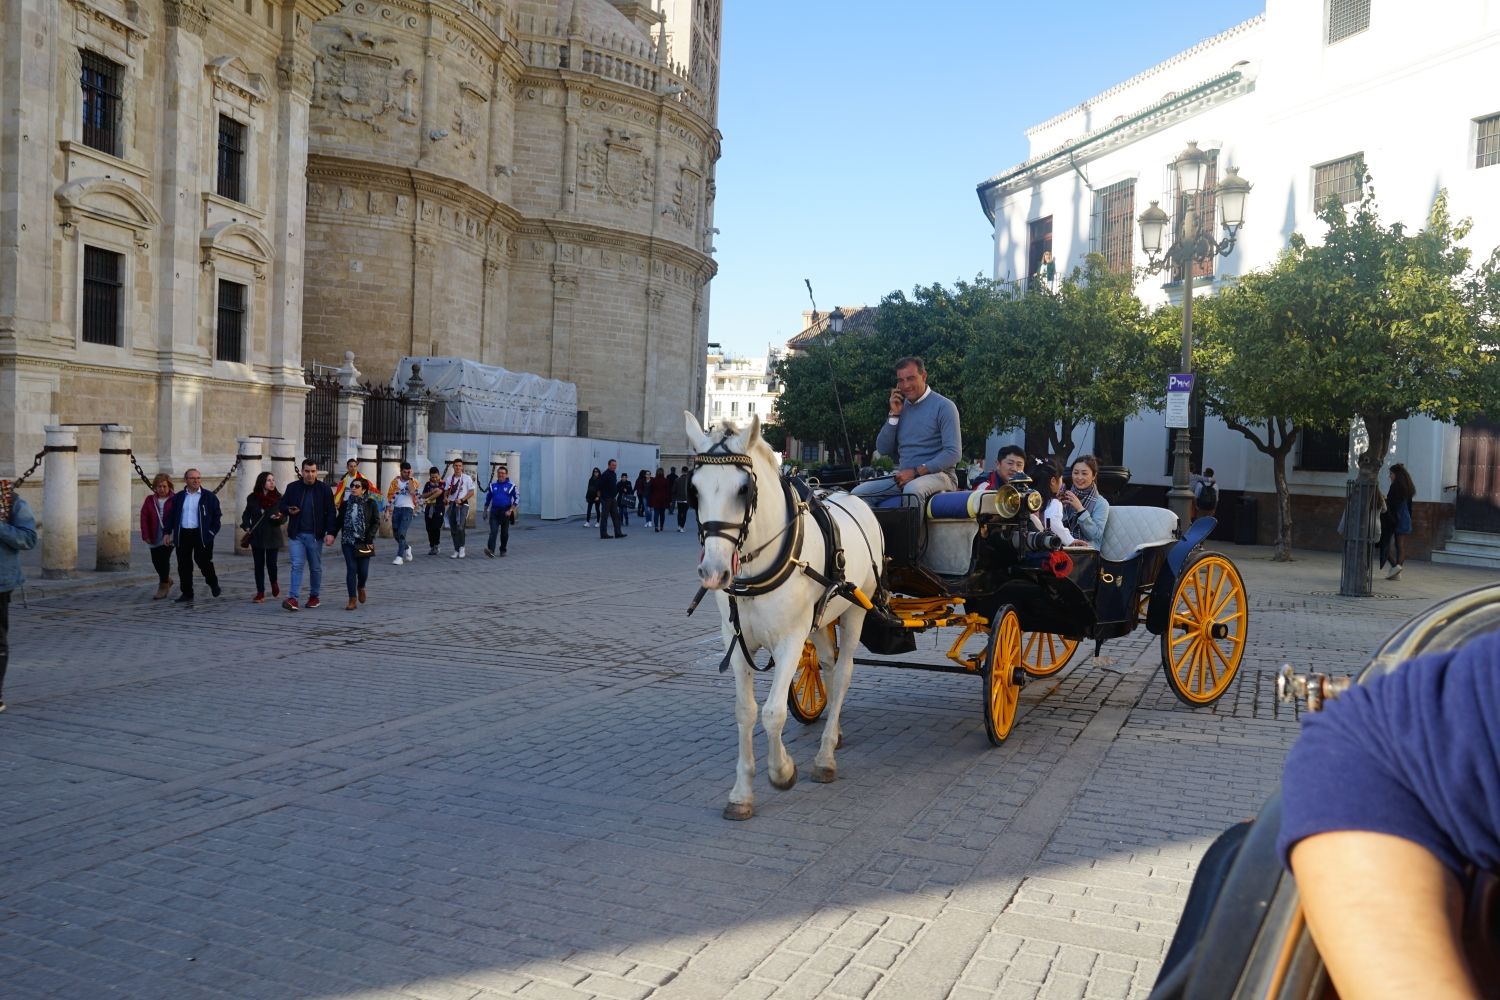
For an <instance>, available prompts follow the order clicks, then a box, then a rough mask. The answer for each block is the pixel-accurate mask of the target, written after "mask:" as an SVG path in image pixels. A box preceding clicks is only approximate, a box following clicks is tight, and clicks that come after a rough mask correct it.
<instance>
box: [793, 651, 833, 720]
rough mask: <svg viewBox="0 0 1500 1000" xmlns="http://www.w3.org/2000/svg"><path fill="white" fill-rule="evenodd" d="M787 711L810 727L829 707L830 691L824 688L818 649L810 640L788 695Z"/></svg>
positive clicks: (803, 652)
mask: <svg viewBox="0 0 1500 1000" xmlns="http://www.w3.org/2000/svg"><path fill="white" fill-rule="evenodd" d="M786 705H787V709H788V710H789V711H790V712H791V713H792V718H794V719H796V720H797V721H798V722H800V723H802V724H803V725H804V726H810V725H812V724H813V723H814V722H817V721H818V717H819V716H821V715H822V714H823V709H825V708H827V707H828V689H827V688H826V687H824V686H823V671H822V668H821V667H820V666H819V664H818V647H816V646H814V645H813V644H812V640H811V639H809V640H808V641H807V642H805V643H803V645H802V661H801V662H800V663H798V664H797V672H796V673H795V674H793V675H792V686H791V688H790V689H789V690H788V691H787V693H786Z"/></svg>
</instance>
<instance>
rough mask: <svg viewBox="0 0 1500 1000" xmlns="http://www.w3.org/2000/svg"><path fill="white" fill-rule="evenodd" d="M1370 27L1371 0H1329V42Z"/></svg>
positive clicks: (1331, 42) (1330, 43)
mask: <svg viewBox="0 0 1500 1000" xmlns="http://www.w3.org/2000/svg"><path fill="white" fill-rule="evenodd" d="M1369 27H1370V0H1328V44H1329V45H1332V44H1333V43H1334V42H1337V41H1340V40H1342V39H1345V38H1348V37H1349V36H1350V35H1357V34H1359V33H1360V32H1361V31H1365V30H1366V29H1368V28H1369Z"/></svg>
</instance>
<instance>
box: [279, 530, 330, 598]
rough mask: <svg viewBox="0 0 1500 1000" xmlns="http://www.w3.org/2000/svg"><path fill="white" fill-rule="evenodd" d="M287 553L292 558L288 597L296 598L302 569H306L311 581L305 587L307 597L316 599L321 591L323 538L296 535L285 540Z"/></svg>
mask: <svg viewBox="0 0 1500 1000" xmlns="http://www.w3.org/2000/svg"><path fill="white" fill-rule="evenodd" d="M286 546H287V551H288V552H290V553H291V556H292V582H291V591H290V592H289V593H288V594H287V596H288V597H296V596H297V591H298V590H299V589H300V588H301V586H302V567H303V566H304V565H305V566H306V567H307V571H308V574H309V575H310V576H311V581H310V582H309V584H308V587H307V596H308V597H317V596H318V594H319V593H321V592H322V590H323V538H322V536H321V535H308V534H302V535H298V536H297V537H296V538H288V539H287V540H286Z"/></svg>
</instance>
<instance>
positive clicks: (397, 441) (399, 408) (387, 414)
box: [360, 382, 411, 460]
mask: <svg viewBox="0 0 1500 1000" xmlns="http://www.w3.org/2000/svg"><path fill="white" fill-rule="evenodd" d="M364 389H365V392H366V393H368V396H366V398H365V419H364V427H363V429H362V434H361V437H360V442H361V443H362V444H373V445H378V446H379V447H380V448H381V449H382V452H383V450H384V449H385V448H386V447H388V446H399V447H400V448H401V458H402V459H403V460H405V459H407V458H409V457H410V456H408V455H407V453H406V446H407V440H406V437H407V430H406V429H407V427H408V426H409V422H408V420H407V410H408V409H409V407H410V406H411V401H410V400H408V399H407V396H406V393H404V392H401V391H399V390H397V389H393V388H391V387H390V386H388V385H371V384H370V383H368V382H366V383H365V385H364Z"/></svg>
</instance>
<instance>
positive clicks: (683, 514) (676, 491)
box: [672, 465, 693, 534]
mask: <svg viewBox="0 0 1500 1000" xmlns="http://www.w3.org/2000/svg"><path fill="white" fill-rule="evenodd" d="M692 482H693V470H692V469H691V468H689V467H688V466H686V465H684V466H683V467H682V474H681V475H680V476H678V477H677V481H676V482H674V483H673V484H672V502H673V503H674V504H676V505H677V531H678V533H679V534H681V533H682V531H683V529H684V528H685V527H686V526H687V512H688V487H689V486H690V485H692Z"/></svg>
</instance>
